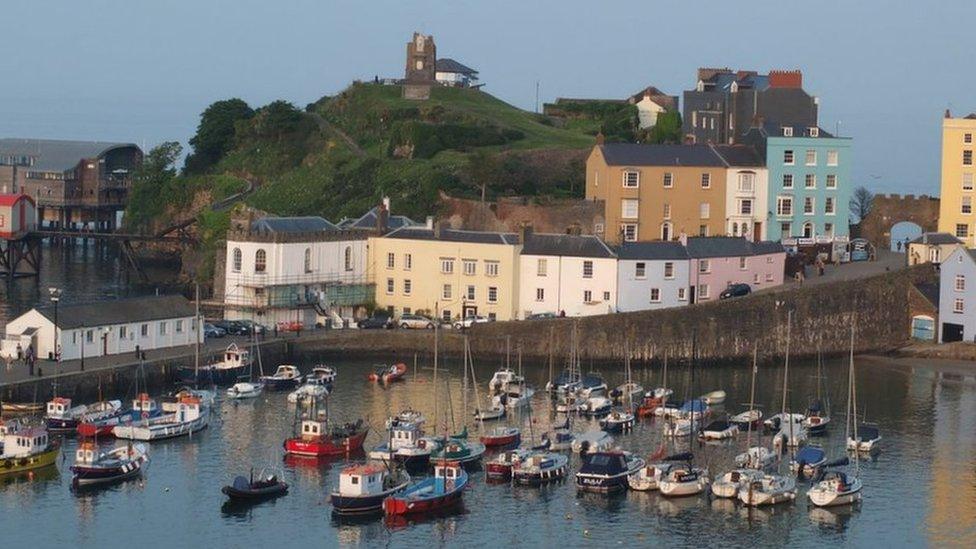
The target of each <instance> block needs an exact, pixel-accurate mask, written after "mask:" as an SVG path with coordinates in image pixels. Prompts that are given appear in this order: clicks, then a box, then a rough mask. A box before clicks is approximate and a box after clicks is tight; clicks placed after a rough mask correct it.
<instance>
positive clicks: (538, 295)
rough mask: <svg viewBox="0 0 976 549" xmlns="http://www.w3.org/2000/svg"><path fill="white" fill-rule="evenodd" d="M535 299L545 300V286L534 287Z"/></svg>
mask: <svg viewBox="0 0 976 549" xmlns="http://www.w3.org/2000/svg"><path fill="white" fill-rule="evenodd" d="M535 300H536V301H545V300H546V289H545V288H536V289H535Z"/></svg>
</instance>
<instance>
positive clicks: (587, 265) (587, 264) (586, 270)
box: [583, 261, 593, 278]
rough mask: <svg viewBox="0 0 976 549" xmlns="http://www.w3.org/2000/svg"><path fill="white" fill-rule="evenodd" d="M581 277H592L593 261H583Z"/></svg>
mask: <svg viewBox="0 0 976 549" xmlns="http://www.w3.org/2000/svg"><path fill="white" fill-rule="evenodd" d="M583 278H593V262H592V261H584V262H583Z"/></svg>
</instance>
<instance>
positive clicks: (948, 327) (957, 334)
mask: <svg viewBox="0 0 976 549" xmlns="http://www.w3.org/2000/svg"><path fill="white" fill-rule="evenodd" d="M953 341H962V324H950V323H948V322H943V323H942V343H952V342H953Z"/></svg>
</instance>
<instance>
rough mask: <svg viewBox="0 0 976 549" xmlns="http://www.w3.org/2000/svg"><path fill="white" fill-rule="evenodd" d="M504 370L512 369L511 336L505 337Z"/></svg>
mask: <svg viewBox="0 0 976 549" xmlns="http://www.w3.org/2000/svg"><path fill="white" fill-rule="evenodd" d="M505 369H506V370H509V371H511V369H512V336H505Z"/></svg>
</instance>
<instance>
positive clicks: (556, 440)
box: [539, 417, 576, 450]
mask: <svg viewBox="0 0 976 549" xmlns="http://www.w3.org/2000/svg"><path fill="white" fill-rule="evenodd" d="M575 441H576V435H575V434H573V430H572V429H571V428H570V426H569V418H568V417H567V418H566V421H564V422H563V423H562V424H560V425H553V427H552V434H551V435H550V434H549V433H548V432H546V433H542V444H540V448H539V449H545V450H569V449H571V448H572V447H573V443H574V442H575Z"/></svg>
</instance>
